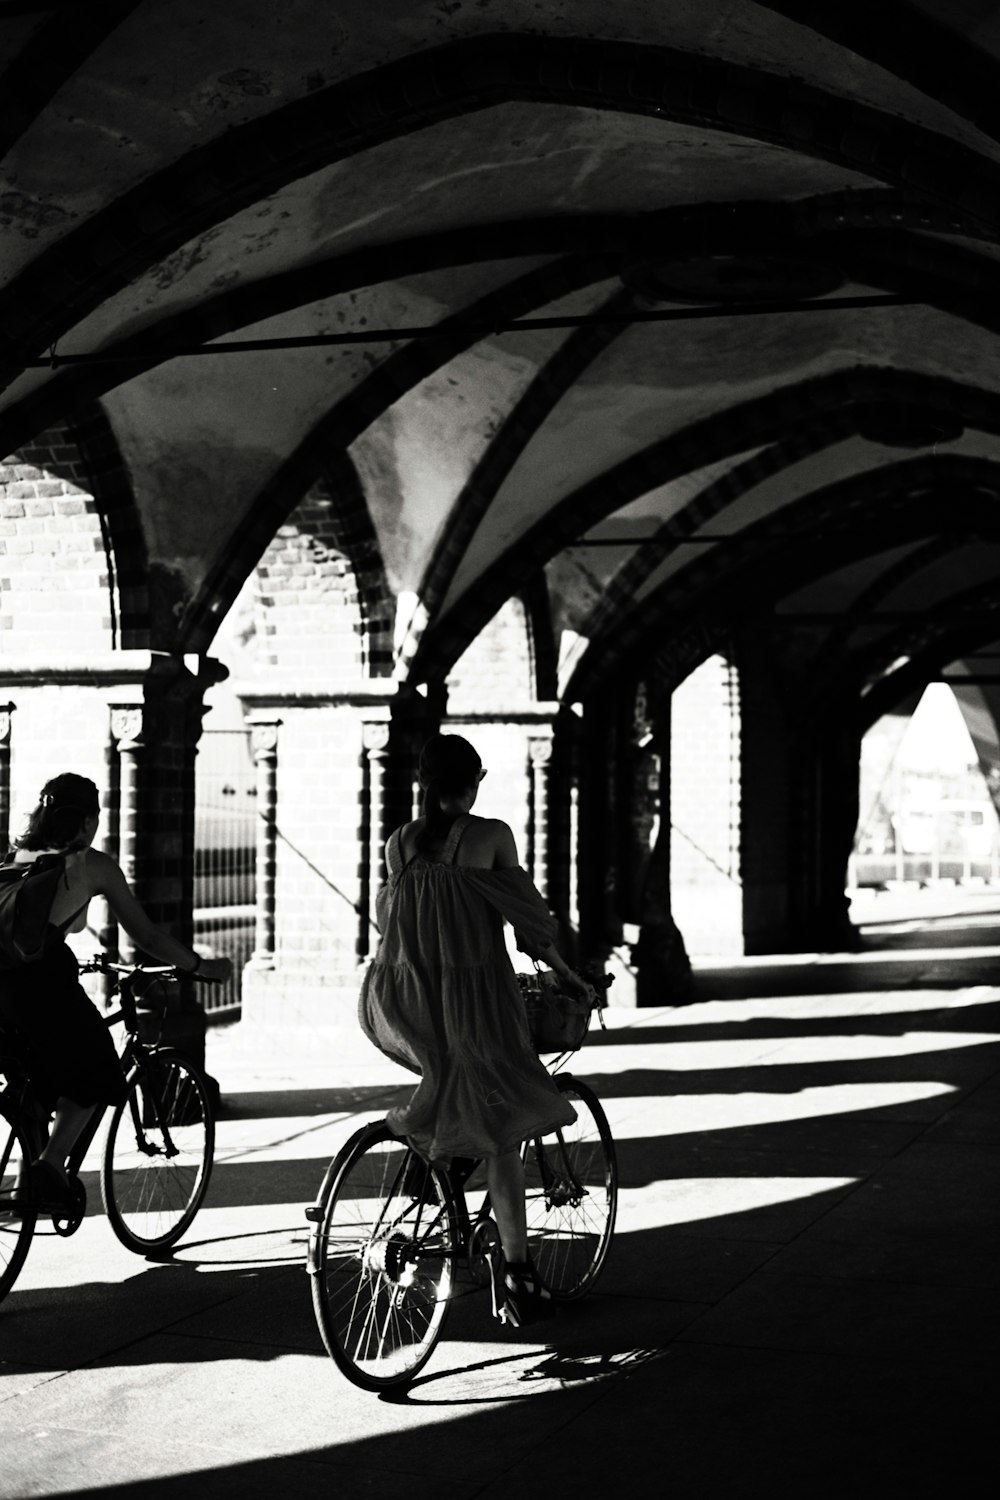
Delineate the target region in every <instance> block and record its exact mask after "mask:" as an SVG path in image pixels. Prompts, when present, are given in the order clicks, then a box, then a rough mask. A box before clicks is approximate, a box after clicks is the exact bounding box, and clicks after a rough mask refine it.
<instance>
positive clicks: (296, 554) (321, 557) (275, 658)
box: [249, 491, 364, 685]
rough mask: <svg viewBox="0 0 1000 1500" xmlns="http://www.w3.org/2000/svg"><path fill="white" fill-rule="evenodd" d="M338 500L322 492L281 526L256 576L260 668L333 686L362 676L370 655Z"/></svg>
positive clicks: (254, 648) (254, 640)
mask: <svg viewBox="0 0 1000 1500" xmlns="http://www.w3.org/2000/svg"><path fill="white" fill-rule="evenodd" d="M333 505H334V502H333V501H332V500H331V499H330V498H329V497H328V496H327V495H325V494H324V493H322V492H320V491H314V492H313V493H312V494H310V495H309V496H307V497H306V499H305V500H303V502H302V503H301V505H299V506H298V507H297V508H296V510H295V511H294V512H293V514H292V516H291V517H290V518H289V520H288V522H287V524H286V525H284V526H280V527H279V528H278V532H277V535H276V536H275V538H274V540H273V541H272V542H271V544H270V546H269V547H268V548H267V551H266V552H265V553H264V556H263V557H262V558H261V561H260V563H259V565H258V567H257V569H256V572H255V575H254V578H255V587H254V593H253V598H252V632H253V633H252V636H251V640H250V642H249V649H250V653H251V657H252V660H253V662H254V664H255V666H257V667H259V668H262V669H264V670H267V669H269V668H275V667H279V668H280V669H281V671H282V673H283V674H284V675H286V676H288V677H291V678H295V679H296V680H308V679H313V680H321V681H323V682H324V683H325V684H327V685H329V684H330V683H331V682H336V683H341V682H343V683H349V682H356V681H357V680H358V679H359V677H360V676H361V673H362V667H363V659H364V640H363V635H362V628H363V627H362V620H361V611H360V605H359V598H358V589H357V584H356V581H355V578H354V572H353V569H352V567H351V564H350V562H349V560H348V559H347V558H346V557H345V556H344V554H343V552H342V551H341V550H340V549H339V548H338V547H337V545H336V543H335V540H334V536H335V523H334V521H333V518H332V511H333Z"/></svg>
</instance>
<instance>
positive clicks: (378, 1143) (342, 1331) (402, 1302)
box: [309, 1122, 457, 1391]
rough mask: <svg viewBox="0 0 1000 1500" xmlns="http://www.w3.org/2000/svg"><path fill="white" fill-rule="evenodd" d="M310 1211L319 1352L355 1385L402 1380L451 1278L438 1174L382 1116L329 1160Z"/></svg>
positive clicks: (426, 1341) (430, 1335) (442, 1305)
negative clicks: (323, 1350) (322, 1347)
mask: <svg viewBox="0 0 1000 1500" xmlns="http://www.w3.org/2000/svg"><path fill="white" fill-rule="evenodd" d="M310 1216H311V1217H312V1218H313V1219H314V1222H315V1225H316V1227H315V1229H314V1230H313V1233H312V1236H311V1240H310V1247H309V1271H310V1273H311V1281H312V1297H313V1309H314V1311H315V1314H316V1321H317V1323H318V1325H319V1330H320V1333H321V1335H322V1338H323V1343H324V1345H325V1346H326V1350H327V1353H328V1354H329V1355H330V1357H331V1359H333V1361H334V1362H335V1364H336V1365H337V1367H338V1369H339V1370H340V1371H341V1372H342V1374H344V1375H345V1376H346V1377H347V1379H348V1380H350V1381H351V1382H352V1383H353V1384H354V1385H358V1386H360V1387H361V1388H362V1389H363V1390H368V1391H382V1390H388V1389H390V1388H391V1387H393V1386H399V1385H404V1384H406V1383H407V1382H408V1381H410V1380H412V1379H413V1377H414V1376H415V1375H416V1374H417V1373H418V1372H419V1371H420V1370H421V1369H423V1367H424V1365H425V1364H426V1363H427V1361H428V1360H429V1359H430V1357H431V1355H432V1353H433V1352H434V1348H435V1345H436V1344H437V1341H438V1339H439V1338H440V1336H441V1331H442V1328H443V1327H444V1321H445V1318H446V1317H447V1314H448V1309H449V1306H450V1298H451V1293H452V1287H453V1285H454V1278H455V1256H456V1249H457V1233H456V1227H455V1214H454V1209H453V1206H452V1200H451V1195H450V1191H449V1188H448V1182H447V1178H446V1176H445V1174H444V1173H443V1172H441V1171H439V1170H438V1169H437V1168H436V1167H432V1166H428V1165H427V1164H426V1163H425V1162H423V1161H422V1160H421V1158H420V1157H418V1156H416V1155H415V1153H413V1152H412V1151H410V1149H409V1147H408V1146H407V1144H406V1142H405V1141H402V1140H400V1139H399V1138H398V1136H394V1135H393V1134H392V1132H391V1131H390V1130H389V1128H388V1126H386V1125H385V1124H384V1122H380V1123H377V1124H370V1125H366V1126H363V1127H362V1128H361V1129H360V1130H358V1131H356V1132H355V1134H354V1135H353V1136H352V1137H351V1139H350V1140H349V1141H348V1142H347V1144H346V1145H345V1146H344V1147H343V1149H342V1150H341V1151H340V1152H338V1154H337V1156H336V1157H335V1158H334V1160H333V1161H332V1163H331V1164H330V1167H329V1168H328V1170H327V1174H326V1177H325V1179H324V1182H323V1186H322V1188H321V1189H320V1193H319V1197H318V1199H317V1202H316V1205H315V1207H314V1209H313V1210H311V1213H310Z"/></svg>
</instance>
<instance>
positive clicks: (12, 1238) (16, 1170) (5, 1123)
mask: <svg viewBox="0 0 1000 1500" xmlns="http://www.w3.org/2000/svg"><path fill="white" fill-rule="evenodd" d="M31 1158H32V1150H31V1143H30V1141H29V1140H28V1138H27V1136H26V1134H25V1132H24V1130H23V1128H22V1126H21V1124H20V1121H19V1120H18V1119H17V1117H16V1115H15V1114H14V1113H13V1111H11V1110H8V1108H7V1106H6V1104H5V1103H4V1102H3V1100H0V1300H2V1299H3V1298H4V1297H6V1295H7V1293H8V1292H9V1291H10V1289H11V1287H12V1286H13V1285H14V1282H15V1281H16V1280H17V1278H18V1276H19V1275H20V1272H21V1267H22V1266H23V1265H24V1259H25V1256H26V1255H27V1253H28V1247H29V1245H30V1244H31V1236H32V1235H33V1234H34V1232H35V1218H36V1214H35V1209H34V1206H33V1204H32V1202H31V1195H30V1193H29V1191H28V1176H27V1174H28V1164H29V1163H30V1161H31Z"/></svg>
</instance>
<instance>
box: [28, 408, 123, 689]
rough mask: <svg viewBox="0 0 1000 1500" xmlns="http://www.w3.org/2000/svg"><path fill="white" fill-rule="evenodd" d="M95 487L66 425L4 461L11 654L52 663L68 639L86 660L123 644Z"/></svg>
mask: <svg viewBox="0 0 1000 1500" xmlns="http://www.w3.org/2000/svg"><path fill="white" fill-rule="evenodd" d="M99 490H100V486H99V485H97V484H95V483H94V482H93V478H92V470H91V468H90V465H89V464H88V463H87V462H86V460H85V458H84V454H83V452H82V451H81V446H80V444H79V443H78V442H77V441H76V440H75V437H74V434H73V432H72V431H71V430H70V429H68V428H66V427H54V428H50V429H49V430H48V431H47V432H41V433H39V434H38V435H37V437H36V438H35V439H34V441H33V442H31V443H26V444H23V445H22V447H21V448H20V449H19V451H18V452H17V453H14V454H11V455H10V457H9V458H7V459H5V460H4V461H3V463H0V513H2V517H3V523H4V524H3V532H4V540H3V543H2V547H0V550H2V552H3V553H4V556H5V563H6V566H5V567H4V574H5V576H4V578H3V581H2V591H0V592H2V600H3V602H2V605H0V628H2V629H3V632H4V651H5V653H8V654H10V655H11V656H12V657H15V658H16V657H19V656H21V657H24V656H27V657H29V658H30V657H35V658H38V659H42V658H44V659H46V660H47V661H51V660H52V659H53V658H54V657H55V656H56V655H57V650H56V648H57V647H58V646H59V645H61V644H62V643H63V642H64V641H65V640H66V638H67V637H69V638H71V639H72V641H73V647H74V651H75V652H76V653H78V654H79V659H80V660H83V659H85V658H86V656H87V655H88V653H96V652H108V651H111V650H113V649H115V648H116V647H118V646H120V645H122V644H123V628H122V626H123V622H122V619H121V610H120V604H119V600H120V592H119V588H118V579H117V577H116V571H115V552H114V547H113V542H112V535H111V532H110V528H109V527H108V525H107V524H106V521H105V517H104V516H103V515H102V508H101V497H100V493H99Z"/></svg>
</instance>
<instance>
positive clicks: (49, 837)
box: [0, 771, 232, 1209]
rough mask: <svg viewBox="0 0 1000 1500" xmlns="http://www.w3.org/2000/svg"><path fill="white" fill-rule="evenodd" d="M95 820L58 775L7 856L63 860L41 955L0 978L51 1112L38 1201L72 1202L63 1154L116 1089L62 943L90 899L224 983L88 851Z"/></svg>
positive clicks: (79, 787) (88, 792)
mask: <svg viewBox="0 0 1000 1500" xmlns="http://www.w3.org/2000/svg"><path fill="white" fill-rule="evenodd" d="M99 817H100V798H99V795H98V791H97V787H96V786H95V785H94V783H93V782H92V781H89V780H88V779H87V778H86V777H85V776H77V775H75V774H74V773H73V772H72V771H68V772H66V773H64V774H63V775H61V776H55V777H53V779H52V780H51V781H49V782H47V783H46V785H45V786H44V787H43V788H42V791H41V795H40V797H39V800H38V805H37V806H36V807H35V809H34V810H33V812H32V813H31V814H30V815H29V818H28V822H27V827H26V829H25V831H24V833H23V835H22V836H21V838H20V839H18V840H17V842H16V844H15V845H14V850H13V854H12V855H10V856H8V857H9V858H10V859H12V860H13V862H14V863H15V864H18V865H23V864H31V863H32V862H33V861H34V860H36V859H37V858H38V857H39V855H41V854H62V855H64V856H65V878H64V880H62V881H61V883H60V887H59V890H58V891H57V893H56V897H55V900H54V902H53V905H52V910H51V912H50V914H49V928H48V933H47V936H46V940H45V948H44V951H43V953H42V956H41V958H39V959H37V960H36V961H35V962H33V963H30V964H24V965H21V966H19V967H17V968H14V969H8V970H6V971H5V972H3V973H2V974H0V1020H5V1021H7V1022H8V1023H10V1024H13V1025H14V1026H15V1027H16V1028H17V1029H18V1031H19V1032H20V1034H21V1036H22V1039H23V1041H24V1042H25V1044H26V1047H27V1052H28V1066H29V1070H30V1076H31V1082H32V1089H33V1092H34V1094H35V1096H36V1098H37V1099H38V1100H39V1102H40V1104H41V1105H42V1108H43V1110H44V1111H45V1112H46V1113H53V1112H54V1119H53V1121H52V1127H51V1130H50V1132H49V1137H48V1141H47V1142H46V1144H45V1147H44V1148H43V1150H42V1151H40V1152H39V1154H38V1157H37V1159H36V1161H35V1162H33V1163H32V1167H31V1171H32V1177H33V1178H34V1180H35V1185H36V1191H37V1193H38V1195H39V1200H40V1202H41V1205H42V1207H48V1208H53V1209H58V1208H62V1207H65V1206H67V1205H69V1206H72V1204H73V1202H74V1201H75V1200H74V1198H73V1193H72V1188H71V1184H70V1181H69V1178H68V1176H67V1172H66V1158H67V1156H68V1155H69V1153H70V1151H71V1150H72V1148H73V1146H74V1145H75V1144H76V1141H77V1140H78V1138H79V1136H80V1134H81V1132H82V1131H83V1128H84V1126H85V1125H86V1124H87V1121H88V1120H89V1119H90V1117H91V1115H92V1114H93V1112H94V1110H95V1109H96V1108H97V1106H98V1105H100V1104H105V1105H107V1104H116V1103H117V1102H118V1101H119V1100H120V1099H122V1098H124V1095H125V1076H124V1074H123V1072H122V1069H121V1064H120V1063H119V1061H118V1055H117V1053H116V1052H115V1048H114V1043H113V1042H112V1039H111V1033H110V1032H109V1031H108V1028H107V1026H106V1025H105V1024H104V1021H103V1020H102V1018H101V1014H100V1012H99V1011H98V1009H97V1007H96V1006H95V1005H94V1003H93V1001H92V1000H91V999H90V998H89V996H88V995H87V993H86V991H85V990H84V989H83V986H82V985H81V984H80V982H79V978H78V974H79V968H78V965H77V961H76V958H75V956H74V954H73V951H72V949H71V948H70V947H69V945H68V944H67V942H66V934H67V933H69V932H82V931H83V929H84V927H85V926H86V923H87V908H88V906H89V904H90V902H91V900H92V898H93V897H94V896H103V897H104V898H105V900H106V901H107V903H108V905H109V906H110V908H111V910H112V912H113V913H114V915H115V918H116V919H117V920H118V922H120V923H121V925H122V927H124V929H125V931H126V932H127V933H128V935H129V937H131V938H132V939H133V941H134V942H135V943H136V945H137V946H138V947H139V948H140V949H141V950H142V951H143V952H145V953H149V954H151V955H152V956H153V958H155V959H158V960H159V961H160V962H161V963H164V964H176V966H177V967H178V968H179V969H183V970H186V971H187V972H188V973H189V974H198V975H200V976H201V977H202V978H205V979H221V980H224V979H227V978H228V977H229V974H230V973H231V971H232V964H231V963H230V960H229V959H228V958H202V957H201V956H200V955H199V954H197V953H195V952H194V950H193V949H191V948H189V947H188V945H187V943H182V942H179V941H178V939H177V938H174V937H171V936H170V934H169V933H167V932H164V931H163V929H162V928H160V927H157V925H156V924H155V922H153V921H151V920H150V918H149V917H148V916H147V915H146V913H145V911H144V910H143V908H142V907H141V906H140V904H139V902H138V901H137V900H136V898H135V896H134V895H133V894H132V891H131V890H130V888H129V884H128V881H127V880H126V879H125V876H124V875H123V874H122V871H121V868H120V866H119V865H118V864H116V863H115V861H114V860H113V859H112V858H111V857H110V856H109V855H107V854H102V853H101V852H100V851H98V850H97V849H92V848H91V845H92V843H93V841H94V835H95V834H96V832H97V825H98V820H99Z"/></svg>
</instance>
